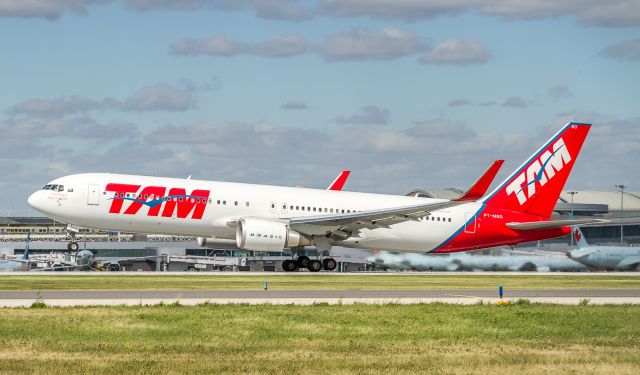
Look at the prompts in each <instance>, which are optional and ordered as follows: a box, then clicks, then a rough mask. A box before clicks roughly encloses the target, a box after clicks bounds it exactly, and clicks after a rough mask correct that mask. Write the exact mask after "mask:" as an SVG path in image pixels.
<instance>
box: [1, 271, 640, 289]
mask: <svg viewBox="0 0 640 375" xmlns="http://www.w3.org/2000/svg"><path fill="white" fill-rule="evenodd" d="M265 280H268V281H269V288H270V289H272V290H300V289H302V290H363V289H369V290H371V289H378V290H391V289H405V290H409V289H470V290H473V289H494V288H496V287H497V285H499V284H503V285H504V286H505V288H507V289H509V290H514V289H519V290H522V289H594V288H598V289H638V288H640V277H635V276H619V275H615V274H612V275H606V276H602V275H595V276H584V275H581V276H580V275H578V276H565V275H544V276H537V275H526V276H525V275H506V276H496V275H482V274H469V275H428V274H400V275H366V274H364V275H336V274H320V275H268V276H264V275H259V276H256V275H237V276H234V275H202V276H200V275H197V276H194V275H184V276H183V275H162V274H160V275H157V276H156V275H153V276H149V275H145V276H142V275H117V276H115V275H104V276H103V275H96V274H92V275H86V276H78V275H60V274H54V275H51V276H49V275H38V276H29V275H25V276H22V275H20V276H12V275H0V290H221V289H225V290H251V289H262V287H263V282H264V281H265Z"/></svg>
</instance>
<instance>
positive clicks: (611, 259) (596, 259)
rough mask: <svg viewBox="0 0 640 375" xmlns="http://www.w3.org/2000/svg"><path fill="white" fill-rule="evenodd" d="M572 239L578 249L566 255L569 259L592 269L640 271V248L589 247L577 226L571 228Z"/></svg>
mask: <svg viewBox="0 0 640 375" xmlns="http://www.w3.org/2000/svg"><path fill="white" fill-rule="evenodd" d="M573 237H574V238H575V240H576V243H577V244H578V248H577V249H573V250H571V251H569V252H568V253H567V255H568V256H569V258H571V259H574V260H577V261H578V262H580V263H582V264H584V265H585V266H587V267H591V268H594V269H605V270H621V271H640V248H638V247H631V246H602V245H589V244H588V243H587V240H586V239H585V238H584V235H583V234H582V231H581V230H580V228H579V227H577V226H576V227H574V228H573Z"/></svg>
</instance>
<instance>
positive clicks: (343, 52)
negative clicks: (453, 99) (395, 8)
mask: <svg viewBox="0 0 640 375" xmlns="http://www.w3.org/2000/svg"><path fill="white" fill-rule="evenodd" d="M426 48H427V44H426V42H425V41H424V40H423V39H422V38H420V37H419V36H417V35H416V34H415V33H414V32H412V31H405V30H400V29H393V28H388V29H384V30H383V31H382V32H381V33H374V32H370V31H368V30H364V29H358V30H352V31H349V32H344V33H338V34H334V35H331V36H329V37H328V38H327V40H326V41H324V42H323V43H320V44H317V45H314V44H312V43H310V42H308V41H307V40H305V39H304V38H302V37H301V36H299V35H286V36H275V37H272V38H271V39H269V40H266V41H264V42H260V43H245V42H240V41H234V40H230V39H229V38H227V37H226V36H224V35H216V36H213V37H210V38H206V39H200V40H197V39H182V40H179V41H177V42H174V43H172V44H171V45H170V46H169V52H170V53H172V54H175V55H212V56H235V55H240V54H247V55H255V56H263V57H271V58H273V57H289V56H297V55H302V54H305V53H308V52H314V53H318V54H320V55H321V56H322V57H324V58H325V59H326V60H328V61H348V60H390V59H396V58H399V57H402V56H406V55H410V54H414V53H418V52H422V51H424V50H426Z"/></svg>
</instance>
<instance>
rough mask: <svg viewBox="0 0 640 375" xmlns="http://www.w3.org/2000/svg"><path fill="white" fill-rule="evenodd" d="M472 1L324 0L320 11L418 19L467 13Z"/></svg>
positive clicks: (329, 13)
mask: <svg viewBox="0 0 640 375" xmlns="http://www.w3.org/2000/svg"><path fill="white" fill-rule="evenodd" d="M472 3H473V2H472V1H468V0H449V1H442V0H376V1H368V0H320V1H319V8H320V12H321V13H323V14H325V15H329V16H334V17H360V16H369V17H373V18H392V19H404V20H408V21H415V20H421V19H430V18H434V17H437V16H440V15H452V14H459V13H463V12H466V11H467V10H468V9H469V6H470V4H472Z"/></svg>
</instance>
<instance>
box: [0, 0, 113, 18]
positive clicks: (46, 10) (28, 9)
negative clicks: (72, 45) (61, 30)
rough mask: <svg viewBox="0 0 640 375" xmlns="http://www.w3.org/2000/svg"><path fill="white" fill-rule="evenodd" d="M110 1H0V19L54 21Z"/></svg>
mask: <svg viewBox="0 0 640 375" xmlns="http://www.w3.org/2000/svg"><path fill="white" fill-rule="evenodd" d="M107 2H110V0H0V17H20V18H45V19H48V20H49V21H54V20H57V19H58V18H60V17H61V16H62V15H63V14H64V13H86V12H87V9H88V8H89V7H90V6H92V5H96V4H103V3H107Z"/></svg>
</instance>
